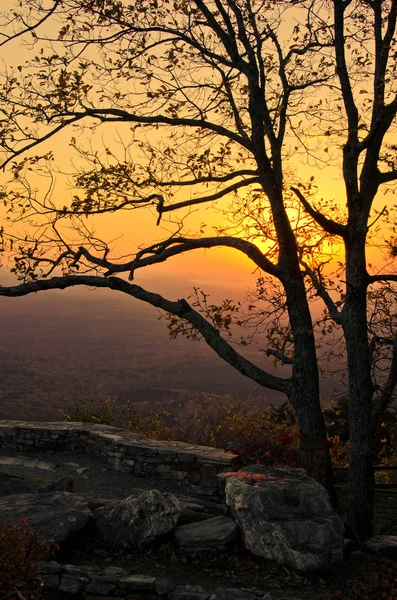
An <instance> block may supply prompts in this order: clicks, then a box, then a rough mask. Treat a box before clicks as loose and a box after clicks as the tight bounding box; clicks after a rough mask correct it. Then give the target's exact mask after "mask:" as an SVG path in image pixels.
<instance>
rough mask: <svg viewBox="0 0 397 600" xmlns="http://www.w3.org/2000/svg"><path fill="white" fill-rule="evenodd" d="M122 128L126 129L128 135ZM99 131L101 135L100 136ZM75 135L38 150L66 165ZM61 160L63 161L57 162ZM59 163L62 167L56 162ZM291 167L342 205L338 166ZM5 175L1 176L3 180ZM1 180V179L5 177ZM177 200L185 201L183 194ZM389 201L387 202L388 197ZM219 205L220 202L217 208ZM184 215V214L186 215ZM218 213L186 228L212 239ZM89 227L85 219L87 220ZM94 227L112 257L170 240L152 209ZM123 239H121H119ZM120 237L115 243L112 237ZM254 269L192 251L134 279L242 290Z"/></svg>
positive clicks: (5, 54) (59, 191) (231, 258)
mask: <svg viewBox="0 0 397 600" xmlns="http://www.w3.org/2000/svg"><path fill="white" fill-rule="evenodd" d="M12 5H13V0H5V2H4V0H3V2H2V9H3V10H7V8H9V6H12ZM28 55H29V50H28V51H27V50H26V48H21V46H20V43H19V42H15V43H13V44H10V45H8V46H5V47H4V49H3V50H2V53H1V54H0V59H2V60H3V61H4V63H6V64H8V65H12V66H14V67H15V66H17V65H18V64H21V63H23V61H24V60H25V58H26V57H27V56H28ZM128 129H129V128H128V127H125V131H128ZM117 131H118V132H119V133H120V134H123V127H122V126H118V128H117ZM102 133H103V129H101V131H100V132H99V135H100V136H102ZM72 135H75V133H74V132H73V131H71V130H70V131H66V132H63V133H62V134H61V135H59V136H58V137H57V138H56V140H54V141H51V142H49V143H47V144H46V145H43V147H42V151H43V152H46V151H48V150H53V151H54V152H55V157H56V164H58V165H59V166H62V167H64V165H65V164H67V161H68V159H69V158H70V157H71V156H72V151H71V148H70V146H69V142H70V138H71V136H72ZM112 136H113V137H114V136H115V133H114V130H113V131H112V130H111V129H110V128H109V127H108V128H107V129H105V133H104V139H105V140H106V143H109V144H111V143H112V142H111V139H112ZM60 157H61V158H60ZM61 159H62V164H60V160H61ZM292 166H293V167H294V168H295V169H296V171H297V173H298V174H299V177H300V178H301V179H309V178H310V177H311V176H312V175H314V176H315V178H316V183H317V185H318V186H319V196H322V197H324V198H326V199H329V200H332V199H336V200H337V202H338V203H340V204H341V205H343V204H344V191H343V183H342V181H341V179H340V169H338V166H337V165H336V166H333V167H327V168H325V169H323V170H319V169H317V168H316V167H313V166H311V165H310V164H304V162H303V159H302V157H299V156H298V157H296V158H295V159H293V160H292ZM1 177H2V178H4V177H6V176H5V175H2V176H1ZM3 180H4V179H3ZM59 184H60V185H59V186H58V187H57V188H56V192H55V193H54V196H53V199H54V201H55V200H56V203H57V204H59V205H63V204H65V203H67V202H68V197H69V195H70V193H71V191H70V190H66V189H65V182H64V181H63V180H62V178H61V177H59ZM179 199H181V200H182V199H186V198H184V197H183V196H182V197H180V198H179ZM386 200H387V201H388V198H387V199H386ZM384 202H385V199H384V198H382V196H381V195H379V196H378V200H377V204H378V206H379V207H382V206H383V203H384ZM223 204H224V206H226V205H227V200H226V201H225V200H224V201H223ZM221 205H222V204H221V203H220V202H219V201H218V203H217V206H218V207H219V206H221ZM186 213H187V211H185V214H186ZM2 216H3V217H4V209H0V217H2ZM220 218H221V215H220V214H219V212H216V211H214V210H213V209H212V208H211V206H204V207H201V208H200V210H198V211H195V212H194V213H193V214H191V215H190V216H189V218H188V219H187V220H186V226H187V227H188V228H191V232H192V233H194V231H195V230H196V229H197V228H198V227H199V225H200V224H201V223H202V222H205V223H207V225H208V228H207V230H206V235H212V234H213V230H212V226H215V225H218V224H219V220H220ZM88 223H89V221H88ZM95 228H96V231H97V234H98V236H99V237H103V238H104V239H107V240H109V239H113V240H115V242H114V248H115V253H116V254H119V255H126V254H133V253H134V252H135V251H136V249H137V248H138V247H139V246H141V245H143V244H151V243H153V242H155V241H160V240H161V239H164V238H166V237H168V235H169V232H170V231H171V229H169V228H167V226H166V219H164V220H163V222H162V224H161V226H160V227H157V226H156V215H155V214H154V211H150V210H139V211H134V212H129V213H125V212H121V213H118V214H113V215H105V216H101V217H100V218H97V219H96V220H95ZM120 236H122V237H120ZM116 238H118V239H116ZM380 256H381V251H380V249H379V247H378V248H370V249H369V250H368V260H369V262H372V263H375V264H376V263H378V262H379V260H380V259H381V258H380ZM252 271H253V265H252V263H250V261H249V260H248V259H247V258H246V257H245V256H243V255H242V254H240V253H238V252H236V251H233V250H228V249H215V250H208V251H194V252H191V253H189V254H188V255H186V256H180V257H177V258H174V259H171V260H170V261H169V262H168V263H167V264H164V265H159V266H156V267H151V268H150V269H148V270H147V274H145V276H144V277H143V275H141V274H140V273H138V272H137V274H136V281H137V282H138V283H139V281H140V279H142V278H143V279H145V278H149V279H152V278H153V279H154V278H155V277H156V275H157V274H158V273H160V274H162V275H166V276H169V277H170V278H172V277H178V278H179V279H187V280H194V281H195V282H202V283H203V285H205V283H206V282H207V283H208V282H212V283H218V284H219V283H223V284H227V285H230V286H233V287H234V286H236V287H237V286H240V287H245V286H248V285H252V283H253V282H254V279H255V277H253V276H252V275H251V272H252Z"/></svg>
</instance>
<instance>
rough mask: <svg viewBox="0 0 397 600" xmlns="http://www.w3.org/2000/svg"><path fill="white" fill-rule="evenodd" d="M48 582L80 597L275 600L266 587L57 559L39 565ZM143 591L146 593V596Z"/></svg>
mask: <svg viewBox="0 0 397 600" xmlns="http://www.w3.org/2000/svg"><path fill="white" fill-rule="evenodd" d="M36 568H37V570H38V572H39V573H40V576H41V578H42V580H43V582H44V589H46V590H58V591H60V592H66V593H68V594H73V595H76V594H78V595H79V597H83V598H84V597H87V594H89V595H94V596H97V597H98V596H111V597H112V598H121V599H122V598H123V597H125V596H127V598H128V600H134V599H136V600H142V598H146V599H147V600H150V599H153V600H157V599H160V598H163V599H165V598H166V599H167V600H272V597H271V595H270V594H269V593H267V592H265V591H264V590H257V589H253V588H252V587H251V588H250V589H249V590H247V589H238V588H220V587H219V588H216V589H215V590H211V591H207V592H206V591H205V590H204V589H203V588H202V587H201V586H190V585H188V586H179V585H173V584H172V583H171V581H170V580H168V579H165V578H162V577H160V578H158V577H152V576H150V575H137V574H135V573H134V574H133V573H128V571H126V570H125V569H122V568H121V567H113V566H111V567H106V568H105V569H102V570H101V569H99V568H96V567H92V566H87V565H79V566H76V565H60V564H59V563H57V562H55V561H51V562H44V561H43V562H40V563H38V564H37V565H36ZM142 593H144V594H145V595H144V596H143V595H142Z"/></svg>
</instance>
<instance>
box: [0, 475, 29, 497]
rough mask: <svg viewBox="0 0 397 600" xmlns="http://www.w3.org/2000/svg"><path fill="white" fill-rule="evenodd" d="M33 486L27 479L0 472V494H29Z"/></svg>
mask: <svg viewBox="0 0 397 600" xmlns="http://www.w3.org/2000/svg"><path fill="white" fill-rule="evenodd" d="M33 492H34V487H33V485H32V484H31V483H29V481H26V479H24V478H23V477H18V476H17V475H10V474H9V473H2V472H0V496H11V495H12V494H31V493H33Z"/></svg>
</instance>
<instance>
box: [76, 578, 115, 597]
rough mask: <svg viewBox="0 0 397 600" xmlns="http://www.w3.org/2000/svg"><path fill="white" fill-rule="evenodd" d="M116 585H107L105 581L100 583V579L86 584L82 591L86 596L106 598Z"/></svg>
mask: <svg viewBox="0 0 397 600" xmlns="http://www.w3.org/2000/svg"><path fill="white" fill-rule="evenodd" d="M116 587H117V585H116V584H115V583H109V582H106V581H101V580H100V579H94V580H93V581H91V583H88V584H87V585H86V586H85V588H84V591H85V592H87V594H97V595H98V596H107V595H108V594H110V592H113V590H115V589H116Z"/></svg>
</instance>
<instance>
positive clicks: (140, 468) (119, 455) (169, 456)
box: [0, 421, 238, 500]
mask: <svg viewBox="0 0 397 600" xmlns="http://www.w3.org/2000/svg"><path fill="white" fill-rule="evenodd" d="M0 449H2V450H12V451H22V452H26V451H29V452H30V451H32V452H34V451H40V452H43V451H44V452H46V451H50V450H51V451H71V450H83V451H84V452H86V453H87V454H88V455H94V456H95V457H99V458H100V459H102V460H103V461H104V462H106V463H108V464H110V465H111V466H112V468H113V469H115V470H117V471H126V472H128V473H132V474H134V475H138V476H140V477H143V478H156V479H166V480H171V481H187V482H189V483H190V484H191V485H192V486H193V489H194V491H195V492H196V493H197V494H200V495H203V496H206V497H209V498H213V499H214V500H217V499H219V497H220V487H219V482H218V479H217V475H218V474H219V473H223V472H224V471H231V470H232V471H233V470H235V469H236V463H237V460H238V457H237V456H236V455H234V454H231V453H229V452H223V451H222V450H219V449H216V448H210V447H207V446H196V445H192V444H187V443H184V442H167V441H161V440H156V441H154V440H149V439H147V438H145V437H144V436H141V435H138V434H136V433H133V432H132V431H125V430H123V429H119V428H117V427H111V426H108V425H96V424H93V423H73V422H70V423H65V422H54V423H41V422H29V421H0Z"/></svg>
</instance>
